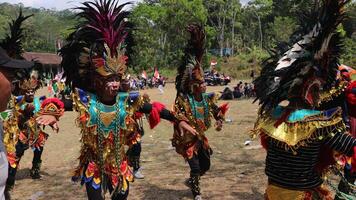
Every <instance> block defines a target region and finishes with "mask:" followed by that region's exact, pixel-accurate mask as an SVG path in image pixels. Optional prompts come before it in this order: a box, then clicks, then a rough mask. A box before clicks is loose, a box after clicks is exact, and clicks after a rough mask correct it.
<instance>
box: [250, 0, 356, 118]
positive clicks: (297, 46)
mask: <svg viewBox="0 0 356 200" xmlns="http://www.w3.org/2000/svg"><path fill="white" fill-rule="evenodd" d="M348 1H349V0H323V1H322V3H321V5H319V4H316V5H315V8H316V10H314V11H312V12H311V13H309V14H306V15H302V17H301V20H300V30H298V31H297V32H295V33H294V34H293V35H292V37H291V45H289V48H290V49H289V50H287V51H285V49H284V50H283V49H277V50H274V51H272V55H271V57H270V58H268V59H267V60H265V61H264V62H263V63H262V65H263V68H262V71H261V75H260V76H259V77H258V78H257V79H256V80H255V81H254V84H255V86H256V95H257V98H256V100H259V102H260V104H262V106H261V112H265V111H268V110H270V109H272V108H274V107H276V106H277V105H278V104H279V103H280V102H282V101H284V100H291V99H298V100H302V101H303V103H306V104H310V105H314V103H315V102H312V98H313V97H312V96H313V95H315V93H319V90H314V89H315V88H323V89H328V88H330V87H331V86H332V85H333V84H334V82H335V80H336V74H337V69H338V63H339V57H340V53H341V47H342V39H341V36H340V33H339V32H338V31H337V27H338V25H339V24H340V23H341V22H342V20H343V19H344V6H345V4H346V3H347V2H348Z"/></svg>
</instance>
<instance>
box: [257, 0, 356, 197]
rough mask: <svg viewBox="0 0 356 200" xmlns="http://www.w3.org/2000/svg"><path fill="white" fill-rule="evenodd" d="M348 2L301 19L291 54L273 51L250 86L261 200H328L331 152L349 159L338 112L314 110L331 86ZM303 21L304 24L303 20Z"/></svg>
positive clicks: (350, 148)
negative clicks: (263, 179)
mask: <svg viewBox="0 0 356 200" xmlns="http://www.w3.org/2000/svg"><path fill="white" fill-rule="evenodd" d="M346 3H347V0H338V1H336V0H323V1H321V3H320V4H317V5H316V7H315V8H316V11H315V12H312V14H311V15H310V16H309V15H308V14H307V15H303V19H302V24H301V27H302V30H300V31H298V32H296V35H293V37H291V38H292V43H291V46H290V47H291V48H290V49H289V50H286V49H280V50H278V51H274V52H275V53H274V55H272V56H271V57H270V58H269V59H267V60H266V61H265V62H264V63H263V69H262V71H261V75H260V76H259V77H258V78H257V79H256V80H255V81H254V84H255V86H256V94H257V100H259V102H260V105H261V107H260V110H259V116H258V119H257V122H256V124H255V133H256V134H258V135H259V136H260V138H261V142H262V145H263V146H264V147H265V149H266V150H267V157H266V169H265V172H266V175H267V176H268V186H267V189H266V193H265V198H266V199H269V200H274V199H280V200H284V199H286V200H287V199H332V196H331V193H330V192H329V191H328V189H327V188H326V187H325V186H324V185H323V180H324V179H323V176H324V172H325V169H326V168H327V167H328V166H329V165H330V164H332V163H333V162H334V161H333V151H337V152H339V153H341V154H345V155H348V156H352V155H354V154H355V150H356V149H355V146H356V140H355V138H353V137H352V136H351V135H350V134H348V133H347V132H346V126H345V123H344V121H343V118H342V110H341V108H340V107H334V108H330V109H327V110H320V109H319V108H318V106H319V104H320V103H321V102H320V101H321V100H322V98H320V97H321V94H322V93H323V92H328V91H329V92H330V89H331V88H332V86H334V85H335V82H336V80H337V79H336V75H337V69H338V64H339V63H338V62H339V56H340V48H341V46H342V43H341V36H340V33H339V32H338V31H337V27H338V25H339V24H340V23H341V22H342V20H343V18H344V6H345V4H346ZM304 17H306V18H304Z"/></svg>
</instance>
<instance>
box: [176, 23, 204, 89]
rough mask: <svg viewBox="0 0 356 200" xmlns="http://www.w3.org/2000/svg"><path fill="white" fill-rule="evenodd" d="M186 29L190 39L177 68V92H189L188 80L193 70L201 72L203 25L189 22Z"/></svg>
mask: <svg viewBox="0 0 356 200" xmlns="http://www.w3.org/2000/svg"><path fill="white" fill-rule="evenodd" d="M187 31H188V32H189V34H190V39H189V40H188V44H187V46H186V48H185V52H184V56H183V58H182V63H181V65H180V66H179V68H178V75H177V77H176V90H177V94H179V93H182V94H187V93H189V91H190V89H189V86H190V81H191V79H192V76H193V74H192V73H193V72H194V71H195V72H199V73H203V70H202V69H201V63H202V59H203V55H204V50H205V31H204V27H203V26H202V25H199V24H191V25H189V26H188V27H187ZM198 68H200V69H198ZM201 76H203V74H201Z"/></svg>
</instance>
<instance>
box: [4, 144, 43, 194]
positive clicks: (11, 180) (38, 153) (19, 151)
mask: <svg viewBox="0 0 356 200" xmlns="http://www.w3.org/2000/svg"><path fill="white" fill-rule="evenodd" d="M15 147H16V159H17V165H18V164H19V163H20V160H21V158H22V156H23V155H24V153H25V151H26V150H27V149H28V148H29V146H28V144H23V143H21V142H20V141H19V142H17V143H16V146H15ZM42 152H43V147H41V148H40V149H35V150H34V152H33V159H32V167H33V166H36V165H37V164H39V163H41V162H42V160H41V157H42ZM16 172H17V167H16V168H12V167H11V166H10V165H9V176H8V178H7V181H6V185H7V187H9V188H8V190H9V189H11V188H12V187H13V186H14V185H15V177H16Z"/></svg>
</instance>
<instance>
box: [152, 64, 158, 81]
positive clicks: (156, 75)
mask: <svg viewBox="0 0 356 200" xmlns="http://www.w3.org/2000/svg"><path fill="white" fill-rule="evenodd" d="M153 76H154V77H155V78H156V79H159V72H158V69H157V67H155V72H154V74H153Z"/></svg>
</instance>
